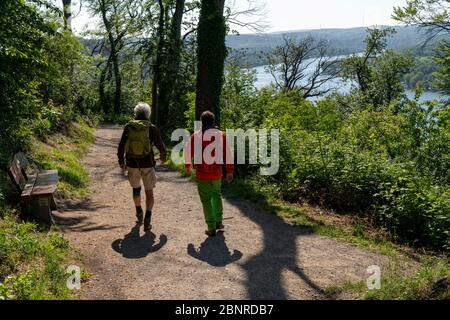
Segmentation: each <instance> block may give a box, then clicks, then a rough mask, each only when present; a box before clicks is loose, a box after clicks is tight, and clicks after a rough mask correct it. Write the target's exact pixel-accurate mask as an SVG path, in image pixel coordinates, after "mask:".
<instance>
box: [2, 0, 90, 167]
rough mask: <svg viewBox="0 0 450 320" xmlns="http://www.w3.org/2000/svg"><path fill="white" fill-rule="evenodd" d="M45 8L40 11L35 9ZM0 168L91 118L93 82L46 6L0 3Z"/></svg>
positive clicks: (78, 50) (15, 0)
mask: <svg viewBox="0 0 450 320" xmlns="http://www.w3.org/2000/svg"><path fill="white" fill-rule="evenodd" d="M33 3H37V4H38V5H43V6H41V7H40V8H39V9H38V6H37V5H35V4H33ZM0 10H1V12H2V13H3V14H2V15H1V17H0V43H2V46H1V47H0V86H1V87H2V90H1V91H0V100H1V101H2V104H1V106H0V108H1V109H0V111H1V113H2V117H1V119H0V133H1V134H0V155H1V157H0V166H1V167H2V168H5V167H6V166H7V164H8V161H9V159H10V157H11V155H12V154H13V153H14V152H17V151H24V150H26V149H27V148H28V147H29V146H30V139H31V137H32V136H33V134H36V135H37V136H39V137H41V138H45V136H47V135H49V134H51V133H53V132H55V131H57V130H61V129H63V128H64V127H65V126H67V125H68V124H69V123H70V121H72V120H74V119H75V118H76V117H77V116H78V115H80V114H83V115H87V114H90V112H89V110H90V109H92V108H93V107H94V105H95V102H96V100H97V98H96V96H95V94H93V93H92V92H95V91H93V90H92V85H93V84H94V78H95V77H96V75H95V71H94V69H93V66H92V65H91V61H90V58H89V57H88V56H87V55H86V54H85V52H84V50H85V49H84V47H83V46H82V45H81V44H80V41H79V39H77V38H76V37H74V36H73V35H72V34H70V33H69V32H68V31H64V30H62V28H61V26H60V24H58V23H57V19H58V15H57V14H55V10H54V8H53V7H52V6H50V5H49V4H48V3H47V2H46V1H31V3H30V1H24V0H12V1H2V2H1V4H0Z"/></svg>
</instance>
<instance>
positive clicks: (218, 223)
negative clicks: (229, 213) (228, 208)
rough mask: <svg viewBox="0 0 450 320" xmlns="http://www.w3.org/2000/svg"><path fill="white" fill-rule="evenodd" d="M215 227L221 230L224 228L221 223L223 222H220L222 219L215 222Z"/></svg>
mask: <svg viewBox="0 0 450 320" xmlns="http://www.w3.org/2000/svg"><path fill="white" fill-rule="evenodd" d="M216 229H217V230H223V229H225V226H224V225H223V222H222V221H219V222H217V224H216Z"/></svg>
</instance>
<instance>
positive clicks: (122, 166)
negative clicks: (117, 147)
mask: <svg viewBox="0 0 450 320" xmlns="http://www.w3.org/2000/svg"><path fill="white" fill-rule="evenodd" d="M119 167H120V169H122V171H126V170H127V166H126V165H125V164H119Z"/></svg>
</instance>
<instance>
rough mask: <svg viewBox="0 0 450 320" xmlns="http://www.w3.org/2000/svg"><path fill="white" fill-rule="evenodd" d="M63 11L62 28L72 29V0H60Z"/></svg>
mask: <svg viewBox="0 0 450 320" xmlns="http://www.w3.org/2000/svg"><path fill="white" fill-rule="evenodd" d="M62 3H63V13H64V28H65V29H67V30H70V31H72V0H62Z"/></svg>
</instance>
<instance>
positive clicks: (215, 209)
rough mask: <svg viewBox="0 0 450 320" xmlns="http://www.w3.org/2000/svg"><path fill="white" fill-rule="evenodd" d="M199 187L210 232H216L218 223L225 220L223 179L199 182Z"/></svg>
mask: <svg viewBox="0 0 450 320" xmlns="http://www.w3.org/2000/svg"><path fill="white" fill-rule="evenodd" d="M197 186H198V194H199V195H200V201H201V202H202V205H203V214H204V215H205V221H206V224H207V225H208V230H214V229H216V225H217V223H218V222H221V221H222V219H223V206H222V196H221V188H222V179H219V180H210V181H201V180H197Z"/></svg>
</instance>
